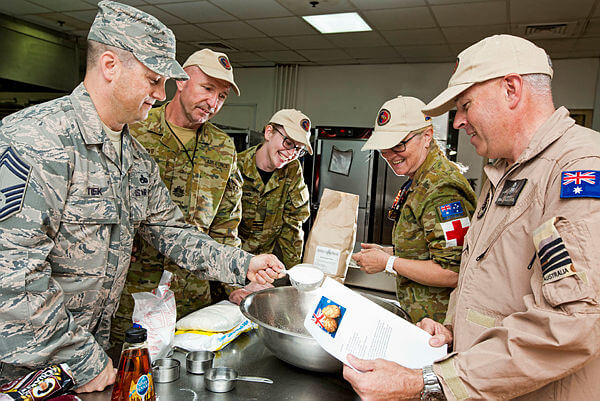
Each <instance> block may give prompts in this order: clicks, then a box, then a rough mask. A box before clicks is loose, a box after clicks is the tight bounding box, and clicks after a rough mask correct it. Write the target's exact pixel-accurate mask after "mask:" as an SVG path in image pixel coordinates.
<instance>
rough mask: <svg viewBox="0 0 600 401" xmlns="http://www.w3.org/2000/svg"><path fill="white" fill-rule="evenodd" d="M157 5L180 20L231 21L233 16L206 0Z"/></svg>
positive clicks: (197, 21)
mask: <svg viewBox="0 0 600 401" xmlns="http://www.w3.org/2000/svg"><path fill="white" fill-rule="evenodd" d="M157 7H159V8H161V9H162V10H164V11H167V12H169V13H171V14H173V15H175V16H177V17H179V18H181V19H182V20H185V21H188V22H192V23H199V22H215V21H233V20H235V18H234V17H233V16H231V15H229V14H228V13H226V12H225V11H223V10H221V9H219V8H217V7H215V6H214V5H212V4H210V3H209V2H207V1H198V2H194V3H176V4H160V5H158V6H157Z"/></svg>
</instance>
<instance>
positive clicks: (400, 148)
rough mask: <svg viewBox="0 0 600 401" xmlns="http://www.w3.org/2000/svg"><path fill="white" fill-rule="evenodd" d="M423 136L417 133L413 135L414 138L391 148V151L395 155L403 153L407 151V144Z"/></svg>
mask: <svg viewBox="0 0 600 401" xmlns="http://www.w3.org/2000/svg"><path fill="white" fill-rule="evenodd" d="M419 134H421V132H417V133H416V134H413V136H411V137H410V138H408V139H407V140H406V141H401V142H400V143H399V144H398V145H396V146H394V147H392V148H390V150H391V151H392V152H394V153H402V152H404V151H405V150H406V144H407V143H408V141H410V140H411V139H413V138H414V137H415V136H417V135H419ZM379 153H382V151H379Z"/></svg>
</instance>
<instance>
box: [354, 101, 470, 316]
mask: <svg viewBox="0 0 600 401" xmlns="http://www.w3.org/2000/svg"><path fill="white" fill-rule="evenodd" d="M424 106H425V104H424V103H423V102H421V101H420V100H419V99H416V98H412V97H402V96H399V97H397V98H395V99H392V100H390V101H388V102H386V103H384V105H383V106H382V107H381V109H380V110H379V114H378V116H377V120H376V122H375V130H374V131H373V135H372V136H371V138H369V140H368V141H367V143H366V144H365V146H363V150H367V149H377V150H379V152H380V154H381V156H382V157H383V158H384V159H385V160H386V161H387V163H388V164H389V166H390V168H391V169H392V170H393V171H394V173H395V174H396V175H405V176H407V177H408V178H409V179H408V181H407V182H406V183H405V184H404V185H403V186H402V188H401V189H400V191H399V192H398V195H397V196H396V199H395V201H394V204H393V206H392V208H391V210H390V211H389V217H390V218H391V219H393V220H395V224H394V228H393V234H392V241H393V245H394V246H393V248H384V247H381V246H379V245H375V244H362V247H363V249H362V250H361V251H360V252H359V253H356V254H354V255H353V256H352V258H353V259H354V260H355V261H356V262H357V263H358V264H359V265H360V266H361V269H362V270H363V271H366V272H367V273H377V272H380V271H383V270H386V271H388V272H389V273H392V274H394V275H396V290H397V296H398V300H399V301H400V303H401V304H402V306H403V307H404V308H406V310H407V311H408V313H409V315H410V316H411V318H412V319H413V321H415V322H416V321H419V320H421V319H423V318H424V317H429V318H432V319H434V320H436V321H438V322H442V321H443V320H444V317H445V314H446V309H447V307H448V299H449V296H450V292H451V291H452V289H453V288H455V287H456V284H457V280H458V269H459V267H460V256H461V253H462V245H463V238H464V235H465V233H466V232H467V229H468V227H469V224H470V217H471V215H472V213H473V210H474V208H475V204H476V201H475V193H474V192H473V190H472V189H471V186H470V185H469V183H468V181H467V180H466V179H465V178H464V177H463V175H462V174H461V172H460V171H459V169H458V167H457V166H456V165H455V164H454V163H452V162H451V161H449V160H448V159H447V158H446V157H445V156H444V154H443V153H442V151H441V150H440V149H439V147H438V145H437V144H436V142H435V140H434V139H433V126H432V125H431V118H430V117H426V116H424V115H423V113H422V112H421V108H422V107H424Z"/></svg>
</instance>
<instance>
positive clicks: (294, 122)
mask: <svg viewBox="0 0 600 401" xmlns="http://www.w3.org/2000/svg"><path fill="white" fill-rule="evenodd" d="M269 122H271V123H275V124H279V125H282V126H283V128H285V133H286V134H287V136H289V137H290V138H292V139H293V140H294V141H296V142H300V143H301V144H303V145H304V146H306V150H307V151H308V153H310V154H311V155H312V154H313V150H312V147H311V146H310V120H309V119H308V117H307V116H306V115H304V114H303V113H302V112H301V111H299V110H295V109H282V110H279V111H278V112H277V113H275V114H273V117H271V119H270V120H269Z"/></svg>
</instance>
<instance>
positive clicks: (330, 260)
mask: <svg viewBox="0 0 600 401" xmlns="http://www.w3.org/2000/svg"><path fill="white" fill-rule="evenodd" d="M340 255H341V252H340V250H339V249H333V248H328V247H326V246H320V245H319V246H317V249H316V251H315V261H314V262H313V264H314V265H317V266H319V267H320V268H321V270H323V272H324V273H327V274H332V275H335V274H336V273H337V269H338V264H339V261H340Z"/></svg>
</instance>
